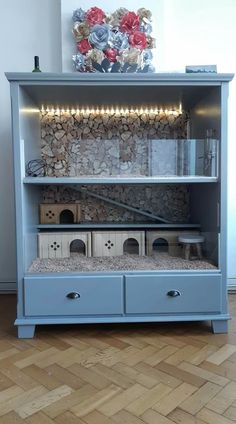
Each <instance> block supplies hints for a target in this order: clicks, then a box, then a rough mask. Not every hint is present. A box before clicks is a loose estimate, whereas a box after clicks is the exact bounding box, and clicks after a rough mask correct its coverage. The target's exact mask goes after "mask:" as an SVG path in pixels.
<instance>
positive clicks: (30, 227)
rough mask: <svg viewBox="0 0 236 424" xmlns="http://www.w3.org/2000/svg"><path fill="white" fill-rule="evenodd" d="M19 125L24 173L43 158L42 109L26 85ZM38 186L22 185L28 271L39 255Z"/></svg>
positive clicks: (21, 93)
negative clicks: (34, 100)
mask: <svg viewBox="0 0 236 424" xmlns="http://www.w3.org/2000/svg"><path fill="white" fill-rule="evenodd" d="M19 118H20V119H19V124H20V125H19V126H20V142H21V145H22V150H24V152H22V155H21V168H22V175H24V170H25V166H26V165H27V163H28V162H29V161H30V160H34V159H41V150H40V139H41V130H40V111H39V108H38V107H37V105H35V103H34V102H33V100H32V99H31V98H30V96H29V95H28V94H27V92H26V88H25V87H20V88H19ZM40 198H41V197H40V189H39V188H38V187H34V186H33V187H25V186H23V187H22V205H23V217H22V218H23V225H24V252H25V258H24V259H25V261H24V262H25V266H24V271H27V269H28V267H29V266H30V264H31V262H32V260H33V259H35V258H36V257H37V224H38V222H39V221H38V214H39V212H38V205H39V203H40Z"/></svg>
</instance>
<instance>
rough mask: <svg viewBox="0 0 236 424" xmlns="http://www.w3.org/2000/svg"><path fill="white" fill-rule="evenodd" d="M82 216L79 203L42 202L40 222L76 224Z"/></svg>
mask: <svg viewBox="0 0 236 424" xmlns="http://www.w3.org/2000/svg"><path fill="white" fill-rule="evenodd" d="M80 217H81V213H80V204H79V203H41V204H40V224H75V223H77V222H80Z"/></svg>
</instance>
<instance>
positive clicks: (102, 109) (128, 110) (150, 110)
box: [41, 104, 182, 116]
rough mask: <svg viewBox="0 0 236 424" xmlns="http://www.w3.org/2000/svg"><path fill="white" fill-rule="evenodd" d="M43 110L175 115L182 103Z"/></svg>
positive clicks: (51, 109) (43, 108)
mask: <svg viewBox="0 0 236 424" xmlns="http://www.w3.org/2000/svg"><path fill="white" fill-rule="evenodd" d="M41 112H42V113H45V112H46V113H52V114H53V113H56V114H57V115H59V114H65V113H66V114H70V113H71V114H75V113H76V114H81V115H85V114H86V115H99V114H100V115H103V114H107V115H129V114H130V113H136V114H137V115H143V114H146V115H149V114H152V115H159V114H166V115H174V116H178V115H181V114H182V105H181V104H180V105H179V107H178V108H175V107H172V108H170V109H167V108H166V109H163V108H162V107H159V108H158V107H157V106H156V107H154V106H150V107H148V106H142V107H139V108H137V107H133V106H130V107H121V106H120V107H118V106H116V107H114V106H111V107H108V106H107V107H104V106H100V107H98V106H96V107H88V106H86V107H84V106H83V107H80V108H79V107H77V108H76V109H75V108H69V107H68V108H66V109H64V108H61V109H60V108H59V107H57V108H56V109H54V108H53V107H46V109H45V107H44V106H42V107H41Z"/></svg>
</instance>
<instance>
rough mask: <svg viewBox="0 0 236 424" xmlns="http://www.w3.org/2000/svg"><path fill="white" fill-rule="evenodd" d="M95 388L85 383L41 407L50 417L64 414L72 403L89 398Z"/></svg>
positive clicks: (75, 403)
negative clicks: (62, 397)
mask: <svg viewBox="0 0 236 424" xmlns="http://www.w3.org/2000/svg"><path fill="white" fill-rule="evenodd" d="M95 393H97V390H96V389H95V387H94V386H91V385H90V384H86V385H85V386H83V387H81V388H80V389H78V390H75V391H73V392H71V394H69V395H68V396H66V397H64V399H59V400H57V401H56V402H54V403H52V404H50V405H48V406H46V407H45V408H44V409H43V412H44V413H45V414H46V415H48V416H49V417H50V418H55V417H57V416H59V415H61V414H64V413H65V412H66V411H68V410H69V411H70V410H71V408H72V407H73V406H74V405H78V403H81V402H83V401H84V400H86V399H88V398H90V397H91V396H93V395H94V394H95Z"/></svg>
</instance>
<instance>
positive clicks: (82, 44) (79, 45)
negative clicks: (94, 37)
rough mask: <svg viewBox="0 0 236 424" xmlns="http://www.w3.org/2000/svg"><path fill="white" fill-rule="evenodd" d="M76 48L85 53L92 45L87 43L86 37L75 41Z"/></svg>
mask: <svg viewBox="0 0 236 424" xmlns="http://www.w3.org/2000/svg"><path fill="white" fill-rule="evenodd" d="M77 48H78V50H79V51H80V53H82V54H85V53H87V52H88V51H89V50H90V49H91V48H92V46H91V44H90V43H89V41H88V39H87V38H84V40H82V41H80V42H79V43H77Z"/></svg>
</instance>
